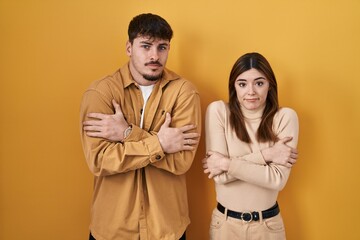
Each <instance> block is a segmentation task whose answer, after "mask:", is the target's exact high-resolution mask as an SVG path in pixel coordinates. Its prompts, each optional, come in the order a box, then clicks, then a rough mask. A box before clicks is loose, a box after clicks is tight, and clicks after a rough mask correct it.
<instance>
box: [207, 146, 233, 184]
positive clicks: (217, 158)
mask: <svg viewBox="0 0 360 240" xmlns="http://www.w3.org/2000/svg"><path fill="white" fill-rule="evenodd" d="M202 163H203V168H204V173H206V174H208V173H209V176H208V177H209V178H213V177H215V176H216V175H219V174H221V173H223V172H227V171H228V170H229V166H230V159H229V158H227V157H225V156H224V155H222V154H220V153H218V152H212V151H209V152H208V153H207V154H206V158H204V159H203V160H202Z"/></svg>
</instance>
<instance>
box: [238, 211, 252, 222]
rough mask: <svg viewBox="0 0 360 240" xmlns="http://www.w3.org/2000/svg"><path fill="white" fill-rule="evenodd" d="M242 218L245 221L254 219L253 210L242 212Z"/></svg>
mask: <svg viewBox="0 0 360 240" xmlns="http://www.w3.org/2000/svg"><path fill="white" fill-rule="evenodd" d="M240 217H241V220H243V222H246V223H249V222H251V221H252V220H253V215H252V214H251V212H243V213H241V216H240Z"/></svg>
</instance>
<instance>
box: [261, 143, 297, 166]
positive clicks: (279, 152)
mask: <svg viewBox="0 0 360 240" xmlns="http://www.w3.org/2000/svg"><path fill="white" fill-rule="evenodd" d="M291 140H292V137H285V138H283V139H280V140H279V141H277V142H276V143H275V144H274V145H273V146H272V147H269V148H266V149H263V150H261V153H262V155H263V157H264V159H265V161H266V162H267V163H270V162H272V163H276V164H279V165H283V166H285V167H288V168H291V167H292V166H293V165H294V164H295V163H296V159H297V158H298V151H297V149H295V148H292V147H289V146H287V145H286V143H287V142H289V141H291Z"/></svg>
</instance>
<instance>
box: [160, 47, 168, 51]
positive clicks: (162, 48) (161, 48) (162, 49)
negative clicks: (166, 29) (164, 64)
mask: <svg viewBox="0 0 360 240" xmlns="http://www.w3.org/2000/svg"><path fill="white" fill-rule="evenodd" d="M166 49H167V47H165V46H161V47H159V50H161V51H164V50H166Z"/></svg>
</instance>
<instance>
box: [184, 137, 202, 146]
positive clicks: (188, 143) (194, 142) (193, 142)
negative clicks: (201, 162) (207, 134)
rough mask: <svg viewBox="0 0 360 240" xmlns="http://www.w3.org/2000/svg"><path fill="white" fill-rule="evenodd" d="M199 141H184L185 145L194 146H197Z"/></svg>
mask: <svg viewBox="0 0 360 240" xmlns="http://www.w3.org/2000/svg"><path fill="white" fill-rule="evenodd" d="M198 142H199V141H198V140H195V139H189V138H188V139H184V145H194V144H197V143H198Z"/></svg>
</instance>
